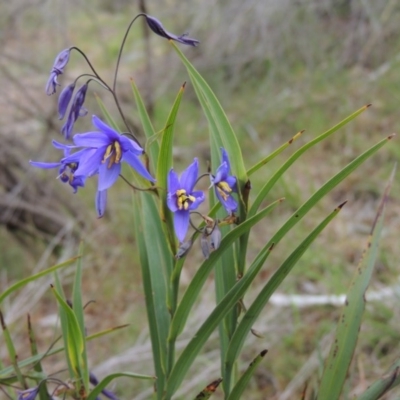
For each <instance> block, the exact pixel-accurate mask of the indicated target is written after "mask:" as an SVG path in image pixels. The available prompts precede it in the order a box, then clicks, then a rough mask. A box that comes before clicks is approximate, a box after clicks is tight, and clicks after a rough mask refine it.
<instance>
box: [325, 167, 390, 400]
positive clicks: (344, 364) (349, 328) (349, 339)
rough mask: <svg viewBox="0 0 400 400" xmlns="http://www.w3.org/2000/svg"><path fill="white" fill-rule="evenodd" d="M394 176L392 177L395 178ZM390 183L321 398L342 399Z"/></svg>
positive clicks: (348, 302)
mask: <svg viewBox="0 0 400 400" xmlns="http://www.w3.org/2000/svg"><path fill="white" fill-rule="evenodd" d="M393 175H394V174H392V179H391V181H393ZM390 187H391V182H390V184H389V185H388V186H387V188H386V191H385V194H384V196H383V198H382V201H381V203H380V205H379V208H378V212H377V215H376V218H375V221H374V224H373V227H372V229H371V233H370V236H369V238H368V243H367V246H366V248H365V250H364V254H363V256H362V258H361V261H360V262H359V264H358V266H357V269H356V271H355V272H354V276H353V279H352V281H351V283H350V288H349V292H348V294H347V297H346V301H345V306H344V308H343V311H342V315H341V316H340V318H339V320H338V325H337V328H336V334H335V337H334V340H333V343H332V347H331V349H330V352H329V355H328V358H327V360H326V362H325V368H324V372H323V374H322V378H321V384H320V387H319V391H318V397H317V399H318V400H323V399H326V398H328V397H329V399H332V400H335V399H339V396H340V394H341V391H342V388H343V384H344V382H345V379H346V375H347V371H348V369H349V366H350V362H351V360H352V358H353V353H354V350H355V347H356V344H357V339H358V334H359V332H360V327H361V322H362V317H363V313H364V309H365V292H366V290H367V288H368V286H369V282H370V280H371V276H372V271H373V268H374V265H375V262H376V259H377V254H378V246H379V240H380V236H381V232H382V227H383V219H384V211H385V206H386V203H387V200H388V195H389V191H390Z"/></svg>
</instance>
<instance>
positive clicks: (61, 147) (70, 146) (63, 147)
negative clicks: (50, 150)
mask: <svg viewBox="0 0 400 400" xmlns="http://www.w3.org/2000/svg"><path fill="white" fill-rule="evenodd" d="M51 143H52V145H53V147H54V148H56V149H58V150H64V151H65V150H70V149H76V146H74V145H73V144H64V143H60V142H57V140H52V141H51Z"/></svg>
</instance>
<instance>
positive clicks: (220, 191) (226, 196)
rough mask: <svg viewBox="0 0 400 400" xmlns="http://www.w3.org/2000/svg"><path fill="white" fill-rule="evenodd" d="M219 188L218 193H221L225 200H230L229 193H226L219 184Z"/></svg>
mask: <svg viewBox="0 0 400 400" xmlns="http://www.w3.org/2000/svg"><path fill="white" fill-rule="evenodd" d="M217 190H218V193H219V194H220V196H221V197H222V198H223V199H224V200H225V201H227V200H228V197H229V194H227V193H225V192H224V191H223V190H222V189H221V188H220V187H219V186H217Z"/></svg>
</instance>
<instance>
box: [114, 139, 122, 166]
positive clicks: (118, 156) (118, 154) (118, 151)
mask: <svg viewBox="0 0 400 400" xmlns="http://www.w3.org/2000/svg"><path fill="white" fill-rule="evenodd" d="M114 148H115V162H116V163H119V162H120V161H121V157H122V151H121V145H120V144H119V142H114Z"/></svg>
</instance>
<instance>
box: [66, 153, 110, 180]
mask: <svg viewBox="0 0 400 400" xmlns="http://www.w3.org/2000/svg"><path fill="white" fill-rule="evenodd" d="M105 151H106V147H100V148H99V149H97V150H94V149H85V150H84V153H83V155H82V156H81V158H80V160H79V167H78V169H77V170H76V171H75V175H83V176H89V175H91V174H93V173H94V172H95V171H96V170H97V169H98V168H99V167H100V165H102V164H101V162H102V161H103V158H104V153H105ZM69 158H70V157H68V159H69ZM66 160H67V159H66Z"/></svg>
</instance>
